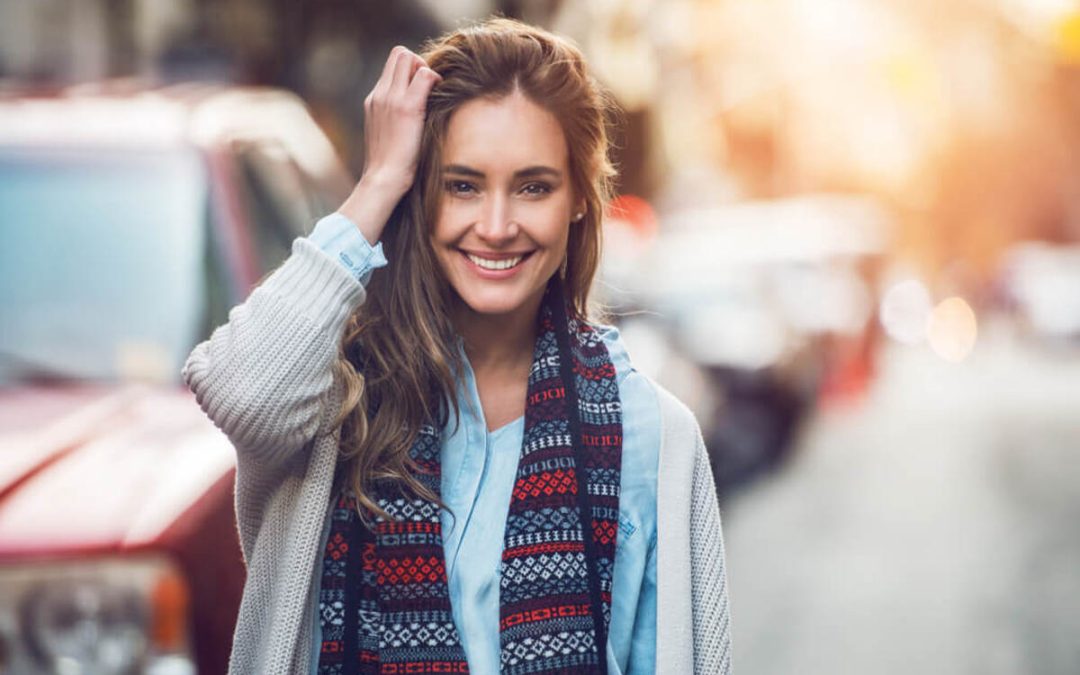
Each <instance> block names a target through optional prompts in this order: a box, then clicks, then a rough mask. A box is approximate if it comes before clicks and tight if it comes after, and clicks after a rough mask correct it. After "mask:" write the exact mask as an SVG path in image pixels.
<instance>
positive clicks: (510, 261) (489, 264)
mask: <svg viewBox="0 0 1080 675" xmlns="http://www.w3.org/2000/svg"><path fill="white" fill-rule="evenodd" d="M461 253H462V254H463V255H464V256H465V257H466V258H467V259H468V260H469V262H471V263H472V264H473V265H476V266H477V267H478V268H480V269H482V270H487V271H491V272H503V271H506V270H511V269H514V268H515V267H517V266H518V265H520V264H521V263H522V262H523V261H524V260H525V259H527V258H528V257H529V256H531V255H532V253H533V252H532V251H528V252H521V253H487V252H483V253H479V252H473V251H465V250H462V251H461Z"/></svg>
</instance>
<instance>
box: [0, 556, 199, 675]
mask: <svg viewBox="0 0 1080 675" xmlns="http://www.w3.org/2000/svg"><path fill="white" fill-rule="evenodd" d="M0 589H3V590H2V591H0V630H2V627H3V626H8V627H9V629H8V630H7V631H5V632H7V635H3V636H0V638H2V639H4V640H5V641H6V642H7V648H6V649H5V650H3V651H4V652H6V654H7V659H8V661H9V662H8V663H7V664H0V671H4V672H11V673H20V672H33V673H54V674H56V675H91V674H92V675H131V674H134V673H169V674H170V675H190V674H191V673H194V665H193V663H192V661H191V658H190V656H191V655H190V649H189V644H188V620H189V618H188V615H187V613H188V610H187V588H186V585H185V584H184V581H183V578H182V576H181V575H180V574H179V572H178V571H177V570H176V569H175V567H174V566H173V565H172V564H171V563H169V562H168V561H167V560H165V559H162V558H145V559H144V558H138V559H113V560H79V561H65V562H63V563H47V564H41V565H36V566H18V567H13V566H10V567H9V566H0ZM5 615H6V616H7V617H8V618H9V620H7V621H5V620H4V616H5ZM12 633H14V634H12Z"/></svg>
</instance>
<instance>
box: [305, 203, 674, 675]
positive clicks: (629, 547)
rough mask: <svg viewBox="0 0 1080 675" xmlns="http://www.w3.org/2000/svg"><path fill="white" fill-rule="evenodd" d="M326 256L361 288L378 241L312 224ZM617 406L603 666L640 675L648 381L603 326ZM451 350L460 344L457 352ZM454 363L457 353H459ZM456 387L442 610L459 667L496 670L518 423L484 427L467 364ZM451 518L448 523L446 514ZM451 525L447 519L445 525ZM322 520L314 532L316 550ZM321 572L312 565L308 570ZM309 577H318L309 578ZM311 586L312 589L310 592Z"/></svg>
mask: <svg viewBox="0 0 1080 675" xmlns="http://www.w3.org/2000/svg"><path fill="white" fill-rule="evenodd" d="M309 239H310V240H312V241H313V242H314V243H315V244H317V245H318V246H319V247H320V249H322V250H323V251H324V252H325V253H327V255H330V256H331V257H333V258H334V259H335V260H338V261H339V262H341V263H342V264H343V265H345V267H346V268H347V269H349V270H350V271H351V272H353V274H354V275H355V276H356V277H357V279H359V280H361V282H363V283H366V282H367V280H368V279H370V277H371V273H372V272H373V271H374V270H375V269H377V268H379V267H382V266H384V265H386V264H387V261H386V258H385V257H384V256H383V253H382V247H381V244H376V245H375V246H374V247H372V246H371V245H370V244H369V243H368V242H367V240H366V239H365V238H364V237H363V235H362V234H360V231H359V229H358V228H357V227H356V226H355V225H354V224H353V223H352V222H351V221H350V220H349V219H348V218H346V217H344V216H342V215H341V214H337V213H335V214H331V215H330V216H327V217H325V218H323V219H321V220H320V221H319V222H318V223H317V224H316V226H315V229H314V230H313V231H312V233H311V234H310V235H309ZM602 336H603V339H604V343H605V345H606V346H607V348H608V352H609V353H610V354H611V360H612V364H613V365H614V366H615V371H616V378H617V380H618V383H619V397H620V399H621V401H622V408H623V450H622V452H623V457H622V472H621V480H620V489H621V492H620V496H619V536H618V538H617V543H616V549H615V568H614V572H613V574H614V578H613V581H612V603H611V625H610V630H609V631H608V644H607V660H608V672H609V673H610V674H611V675H650V674H652V673H655V671H656V667H655V661H656V474H657V460H658V457H659V450H660V411H659V404H658V402H657V399H656V395H655V393H654V392H653V390H652V387H651V385H650V384H649V383H648V381H647V380H646V379H645V378H644V377H643V376H642V375H641V374H640V373H638V372H637V371H635V370H634V368H633V366H632V365H631V363H630V358H629V355H628V354H627V352H626V348H625V347H624V346H623V343H622V341H621V340H620V338H619V333H618V330H616V329H615V328H613V327H605V328H604V330H603V333H602ZM459 347H460V345H459ZM462 355H463V356H464V350H462ZM463 361H464V364H465V370H464V373H463V377H462V378H460V380H459V382H458V397H459V401H460V402H461V410H460V417H459V419H458V420H457V422H458V423H457V424H455V420H453V419H451V420H450V421H449V423H448V424H447V425H446V427H445V428H444V429H443V434H442V439H443V441H442V452H441V464H442V482H441V492H442V495H441V496H442V499H443V501H444V502H445V503H446V505H447V506H448V507H449V509H450V511H452V512H453V515H451V513H450V511H447V510H446V509H444V510H443V511H442V512H441V521H442V528H443V550H444V553H445V556H446V573H447V578H448V580H449V582H450V604H451V608H452V610H453V616H454V623H455V625H456V626H457V629H458V633H459V635H460V637H461V642H462V646H463V647H464V649H465V656H466V659H467V660H468V663H469V670H470V672H472V673H477V674H479V675H489V674H490V675H495V674H497V673H498V672H499V565H500V562H501V560H502V551H503V534H504V532H505V528H506V515H507V512H508V511H509V508H510V494H511V492H512V490H513V485H514V479H515V477H516V473H517V465H518V458H519V455H520V454H521V444H522V440H523V436H524V432H525V418H524V417H519V418H518V419H516V420H514V421H513V422H510V423H509V424H506V425H504V426H502V427H500V428H498V429H495V430H494V431H488V430H487V423H486V422H485V420H484V413H483V409H482V408H481V405H480V396H479V394H478V392H477V388H476V378H475V375H474V374H473V370H472V366H471V365H470V364H469V361H468V359H467V358H464V359H463ZM455 515H456V519H455V517H454V516H455ZM455 520H456V522H455ZM329 524H330V518H329V517H327V518H326V527H324V530H323V545H322V547H321V548H320V549H319V550H320V551H321V550H323V549H324V548H325V546H326V540H327V539H328V537H329V532H330V528H329ZM316 567H317V568H319V570H321V565H317V566H316ZM316 579H317V580H320V579H321V575H320V574H318V573H316ZM316 588H317V586H316ZM313 604H314V607H313V608H312V621H313V622H314V631H313V633H314V640H313V645H312V659H311V672H312V673H313V674H314V673H315V672H316V671H317V668H318V662H319V650H320V647H321V644H322V631H321V626H320V623H319V613H318V609H319V608H318V593H315V594H314V603H313Z"/></svg>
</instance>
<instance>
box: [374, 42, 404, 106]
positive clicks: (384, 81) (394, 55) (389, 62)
mask: <svg viewBox="0 0 1080 675" xmlns="http://www.w3.org/2000/svg"><path fill="white" fill-rule="evenodd" d="M404 51H406V49H405V48H404V47H402V46H401V45H397V46H396V47H394V48H393V49H391V50H390V55H389V56H387V57H386V63H385V64H383V70H382V74H381V75H379V79H378V81H377V82H375V86H374V87H373V88H372V90H371V96H372V98H379V99H381V98H383V97H384V96H385V95H386V92H387V91H389V90H390V82H391V80H393V77H394V69H395V68H396V67H397V63H398V61H399V60H400V59H401V55H402V52H404Z"/></svg>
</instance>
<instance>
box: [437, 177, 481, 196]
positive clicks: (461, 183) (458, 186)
mask: <svg viewBox="0 0 1080 675" xmlns="http://www.w3.org/2000/svg"><path fill="white" fill-rule="evenodd" d="M443 189H445V190H446V191H447V192H448V193H450V194H451V195H453V196H455V197H467V196H469V195H472V194H475V193H476V186H475V185H473V184H472V183H470V182H469V181H467V180H448V181H446V182H445V183H443Z"/></svg>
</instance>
